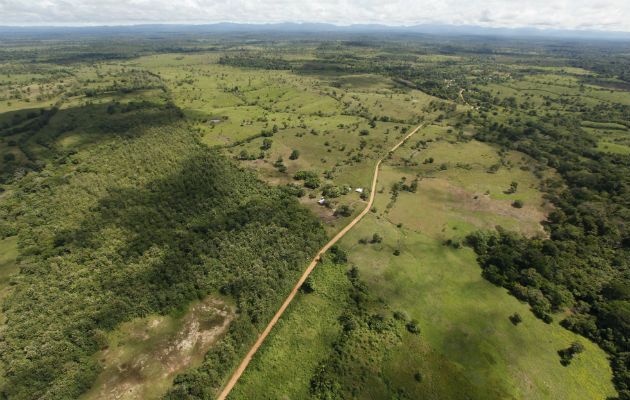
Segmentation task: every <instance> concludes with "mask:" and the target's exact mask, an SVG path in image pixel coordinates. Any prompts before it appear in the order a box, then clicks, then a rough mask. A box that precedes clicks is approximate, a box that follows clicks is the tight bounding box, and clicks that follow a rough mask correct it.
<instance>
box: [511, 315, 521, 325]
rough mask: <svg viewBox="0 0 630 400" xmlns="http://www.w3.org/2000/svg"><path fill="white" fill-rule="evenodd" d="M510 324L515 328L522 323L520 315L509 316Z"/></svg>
mask: <svg viewBox="0 0 630 400" xmlns="http://www.w3.org/2000/svg"><path fill="white" fill-rule="evenodd" d="M510 322H511V323H513V324H514V326H516V325H518V324H520V323H521V322H523V317H521V314H519V313H517V312H515V313H514V314H512V315H510Z"/></svg>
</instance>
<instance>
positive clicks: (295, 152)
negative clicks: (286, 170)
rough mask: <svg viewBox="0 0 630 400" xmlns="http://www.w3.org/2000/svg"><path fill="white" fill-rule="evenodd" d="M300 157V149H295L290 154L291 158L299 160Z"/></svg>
mask: <svg viewBox="0 0 630 400" xmlns="http://www.w3.org/2000/svg"><path fill="white" fill-rule="evenodd" d="M298 158H300V151H299V150H293V151H292V152H291V155H290V156H289V160H297V159H298Z"/></svg>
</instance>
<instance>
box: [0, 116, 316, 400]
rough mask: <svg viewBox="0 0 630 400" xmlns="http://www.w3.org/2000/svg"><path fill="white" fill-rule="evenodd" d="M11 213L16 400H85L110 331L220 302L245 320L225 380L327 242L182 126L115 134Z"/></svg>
mask: <svg viewBox="0 0 630 400" xmlns="http://www.w3.org/2000/svg"><path fill="white" fill-rule="evenodd" d="M145 117H146V115H145ZM162 122H165V121H164V120H162ZM2 211H3V214H4V215H3V217H4V218H3V221H4V223H5V224H9V225H13V227H12V229H11V227H5V228H4V229H3V232H5V233H6V232H9V231H12V230H15V229H17V230H18V231H19V247H20V254H21V256H20V265H21V273H20V274H19V275H18V276H16V277H15V278H14V279H13V281H12V285H13V291H12V293H11V295H10V296H9V297H8V298H7V299H6V301H5V303H4V313H5V315H6V318H7V324H6V329H5V330H4V331H3V335H2V339H1V340H0V357H1V359H2V363H3V364H4V366H5V371H6V378H7V385H6V386H5V388H4V392H3V394H2V396H3V397H4V398H7V397H8V398H12V399H32V398H41V399H65V398H76V397H78V395H79V394H80V393H82V392H83V391H85V390H86V389H88V388H89V387H90V385H91V383H92V381H93V379H94V377H95V376H96V374H97V373H98V371H99V365H98V362H97V360H96V359H95V358H94V357H92V355H93V354H94V353H95V352H96V351H97V350H99V349H101V348H102V347H103V346H104V345H105V344H106V342H104V336H103V335H104V332H106V331H107V330H110V329H112V328H113V327H115V326H116V325H117V324H119V323H120V322H123V321H126V320H129V319H131V318H134V317H138V316H144V315H147V314H149V313H155V312H158V313H167V312H169V311H170V310H173V309H177V308H181V307H184V306H185V305H186V304H188V303H189V302H190V301H191V300H194V299H199V298H202V297H204V296H206V295H208V294H209V293H212V292H214V293H222V294H223V295H226V296H229V297H232V298H233V299H234V301H235V302H236V305H237V307H238V312H239V315H240V318H239V319H238V320H237V321H236V322H235V323H233V324H232V326H231V327H230V332H229V334H228V335H227V336H226V338H225V339H224V342H223V344H222V345H221V346H223V347H222V348H223V349H225V348H226V347H230V350H229V351H228V350H225V351H224V352H223V353H222V355H221V357H222V360H221V362H220V363H218V364H217V365H216V366H217V367H219V368H217V369H213V370H212V374H218V373H219V371H220V369H221V368H223V369H229V368H230V367H231V363H233V362H235V361H237V360H236V359H235V358H236V354H237V353H238V349H239V348H240V346H245V345H246V344H247V343H249V342H250V341H251V339H252V337H251V336H252V335H254V334H255V332H256V329H252V327H257V326H259V325H260V324H262V323H264V322H266V321H267V319H268V318H269V316H270V314H271V313H272V312H273V311H274V309H275V307H276V306H277V304H278V301H279V300H280V299H282V298H283V295H284V292H285V291H286V289H287V288H288V287H289V286H290V282H293V280H294V279H295V276H296V274H297V273H298V272H299V269H300V268H301V266H302V263H303V262H304V261H305V260H306V259H307V257H308V256H310V255H311V254H312V253H313V252H314V251H315V249H316V248H317V247H318V245H319V244H320V243H321V242H322V240H323V239H324V234H323V230H322V229H321V227H320V226H319V222H318V221H317V220H316V219H315V218H314V217H312V216H311V215H310V213H309V212H308V211H306V210H304V209H303V208H301V207H300V206H299V205H298V203H297V201H296V200H295V199H294V198H292V197H290V196H288V195H286V194H284V192H282V191H280V190H277V189H271V188H269V187H267V186H265V185H264V184H262V183H261V182H259V181H258V180H257V179H256V178H255V177H254V176H253V175H251V174H250V173H247V172H244V171H242V170H240V169H238V168H237V167H236V166H234V165H233V164H231V162H230V161H228V160H226V159H225V158H224V157H223V156H221V155H220V154H218V153H217V152H215V151H213V150H210V149H209V148H207V147H206V146H204V145H202V144H200V143H199V142H198V138H197V136H196V135H195V134H193V133H191V132H190V129H188V128H186V126H185V125H184V124H183V123H180V122H177V120H176V118H175V120H174V121H173V122H172V123H169V124H167V123H163V124H161V126H159V127H151V126H145V127H144V128H142V129H141V128H139V127H137V126H132V127H131V128H130V130H125V129H120V130H117V133H116V134H110V135H108V136H107V140H104V143H103V144H100V145H96V146H94V147H90V148H89V149H88V150H85V151H81V152H78V153H76V154H72V155H66V156H65V157H63V159H61V160H59V161H58V162H57V163H54V164H53V165H49V166H47V167H44V168H43V169H42V170H41V171H39V172H33V173H30V174H28V175H27V176H25V177H24V178H23V179H21V180H20V181H19V183H18V185H17V187H16V189H15V191H14V192H13V193H12V196H10V197H9V198H8V199H7V198H5V199H3V207H2ZM244 335H245V337H243V336H244ZM247 335H249V336H247ZM207 379H211V377H208V378H207ZM215 379H216V378H215Z"/></svg>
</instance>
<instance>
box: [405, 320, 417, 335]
mask: <svg viewBox="0 0 630 400" xmlns="http://www.w3.org/2000/svg"><path fill="white" fill-rule="evenodd" d="M405 327H406V328H407V330H408V331H409V332H410V333H413V334H416V335H418V334H420V327H419V326H418V321H416V320H415V319H413V320H411V321H409V322H407V324H406V325H405Z"/></svg>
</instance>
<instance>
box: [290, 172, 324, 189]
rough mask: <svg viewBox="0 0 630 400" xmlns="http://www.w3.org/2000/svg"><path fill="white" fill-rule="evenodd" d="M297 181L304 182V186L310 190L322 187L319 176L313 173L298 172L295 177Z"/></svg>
mask: <svg viewBox="0 0 630 400" xmlns="http://www.w3.org/2000/svg"><path fill="white" fill-rule="evenodd" d="M293 179H295V180H303V181H304V186H305V187H307V188H309V189H316V188H318V187H319V185H320V181H319V176H318V175H317V173H316V172H312V171H298V172H296V173H295V175H293Z"/></svg>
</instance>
